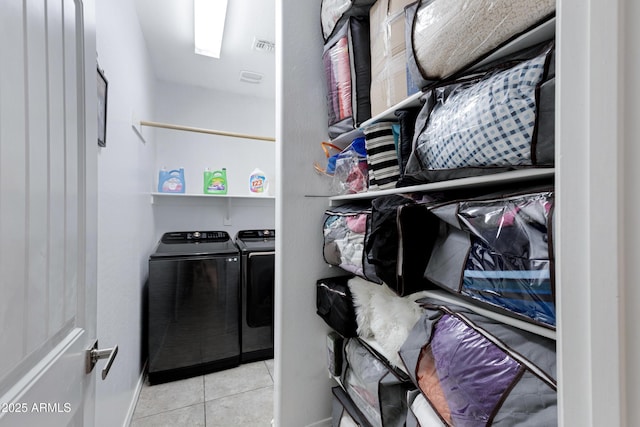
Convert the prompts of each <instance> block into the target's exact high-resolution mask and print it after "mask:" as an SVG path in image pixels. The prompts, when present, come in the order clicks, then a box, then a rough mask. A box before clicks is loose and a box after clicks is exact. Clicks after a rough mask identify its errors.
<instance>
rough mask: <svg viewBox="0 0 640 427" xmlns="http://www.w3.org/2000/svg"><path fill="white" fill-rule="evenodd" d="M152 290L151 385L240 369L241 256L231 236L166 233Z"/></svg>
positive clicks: (154, 260)
mask: <svg viewBox="0 0 640 427" xmlns="http://www.w3.org/2000/svg"><path fill="white" fill-rule="evenodd" d="M148 288H149V292H148V323H149V333H148V341H147V342H148V351H149V372H148V378H149V382H150V383H151V384H156V383H161V382H166V381H173V380H177V379H181V378H187V377H190V376H195V375H201V374H205V373H208V372H213V371H217V370H222V369H227V368H231V367H234V366H237V365H239V364H240V328H239V322H238V319H239V307H240V301H239V293H240V252H239V250H238V248H237V246H236V245H235V244H234V242H233V241H232V240H231V238H230V236H229V235H228V234H227V233H226V232H224V231H178V232H170V233H165V234H164V235H163V236H162V238H161V240H160V242H159V243H158V246H157V249H156V251H155V253H154V254H152V255H151V256H150V257H149V284H148Z"/></svg>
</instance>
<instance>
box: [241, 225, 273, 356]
mask: <svg viewBox="0 0 640 427" xmlns="http://www.w3.org/2000/svg"><path fill="white" fill-rule="evenodd" d="M275 239H276V233H275V230H270V229H267V230H241V231H239V232H238V233H237V234H236V239H235V240H236V245H237V246H238V248H239V249H240V253H241V256H242V285H241V293H240V299H241V312H240V314H241V318H240V328H241V331H240V337H241V339H240V342H241V350H240V353H241V355H240V361H241V363H246V362H251V361H257V360H264V359H271V358H273V301H274V271H275V249H276V248H275Z"/></svg>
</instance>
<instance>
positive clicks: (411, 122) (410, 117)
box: [395, 107, 420, 175]
mask: <svg viewBox="0 0 640 427" xmlns="http://www.w3.org/2000/svg"><path fill="white" fill-rule="evenodd" d="M418 113H420V107H413V108H401V109H399V110H396V111H395V115H396V117H397V118H398V123H399V124H400V138H399V139H400V140H399V141H398V165H399V167H400V175H403V174H404V170H405V168H406V167H407V162H408V161H409V157H410V156H411V151H412V150H413V135H414V133H415V128H416V119H417V118H418Z"/></svg>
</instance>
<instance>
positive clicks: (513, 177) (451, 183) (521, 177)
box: [329, 168, 555, 206]
mask: <svg viewBox="0 0 640 427" xmlns="http://www.w3.org/2000/svg"><path fill="white" fill-rule="evenodd" d="M554 173H555V169H554V168H535V169H519V170H514V171H508V172H502V173H496V174H492V175H482V176H472V177H468V178H459V179H451V180H447V181H440V182H432V183H429V184H420V185H412V186H409V187H398V188H390V189H387V190H376V191H367V192H365V193H357V194H344V195H340V196H331V197H329V204H330V206H335V205H337V204H340V203H341V202H345V201H350V200H367V199H373V198H376V197H379V196H386V195H389V194H407V193H425V192H429V191H438V190H452V189H456V188H473V187H483V186H487V185H491V184H502V183H509V184H511V183H515V182H523V181H532V180H535V179H539V178H552V177H553V176H554Z"/></svg>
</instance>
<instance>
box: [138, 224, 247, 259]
mask: <svg viewBox="0 0 640 427" xmlns="http://www.w3.org/2000/svg"><path fill="white" fill-rule="evenodd" d="M237 253H238V248H237V247H236V246H235V245H234V243H233V241H232V240H231V237H230V236H229V234H228V233H227V232H226V231H172V232H169V233H165V234H163V235H162V238H161V239H160V242H158V247H157V249H156V252H155V253H154V254H152V255H151V258H158V257H167V256H186V255H215V254H237Z"/></svg>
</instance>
